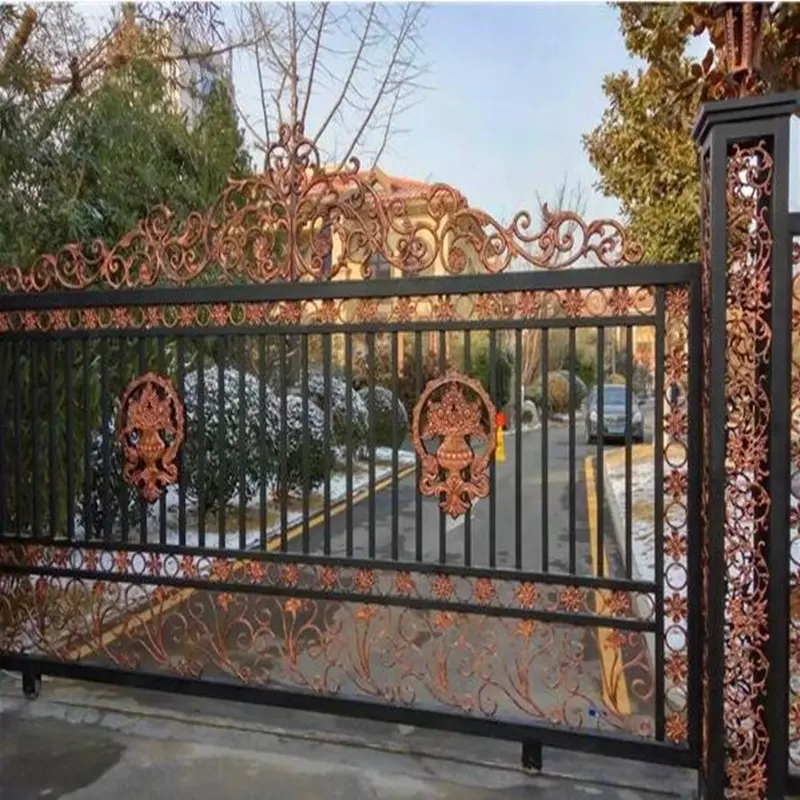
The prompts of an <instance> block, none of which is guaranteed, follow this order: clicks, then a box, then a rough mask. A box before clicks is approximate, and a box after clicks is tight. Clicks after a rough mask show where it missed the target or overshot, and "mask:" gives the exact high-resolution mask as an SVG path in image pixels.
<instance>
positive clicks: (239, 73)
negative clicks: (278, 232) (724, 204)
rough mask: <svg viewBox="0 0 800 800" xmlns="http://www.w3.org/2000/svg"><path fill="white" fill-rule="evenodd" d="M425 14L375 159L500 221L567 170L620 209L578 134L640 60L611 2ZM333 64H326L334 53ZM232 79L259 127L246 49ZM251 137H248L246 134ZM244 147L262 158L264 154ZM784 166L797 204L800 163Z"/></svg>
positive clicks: (322, 104)
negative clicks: (406, 106) (447, 187)
mask: <svg viewBox="0 0 800 800" xmlns="http://www.w3.org/2000/svg"><path fill="white" fill-rule="evenodd" d="M79 5H80V6H81V7H82V9H81V10H83V11H84V12H86V11H88V12H89V14H90V16H92V17H95V18H96V19H97V18H100V17H102V16H105V17H106V18H107V14H108V9H109V7H108V5H106V4H100V3H98V4H91V5H89V4H79ZM221 5H222V6H223V16H224V18H225V20H226V21H227V22H234V19H235V12H236V4H234V3H222V4H221ZM342 7H343V4H339V3H337V4H336V8H338V9H341V8H342ZM426 13H427V24H426V26H425V29H424V33H423V42H424V46H425V54H426V55H425V57H426V60H427V61H428V63H429V65H430V71H429V73H428V74H427V75H426V77H425V79H424V80H425V83H426V85H427V86H428V87H429V90H428V91H426V92H424V93H422V94H420V95H419V97H418V99H417V102H416V105H415V106H414V107H413V108H411V109H410V110H408V111H407V112H406V113H405V114H404V115H403V116H402V118H401V119H400V120H399V122H398V125H399V127H401V128H402V129H403V130H404V133H402V134H401V135H398V136H396V137H395V138H394V139H393V140H392V141H391V143H390V146H389V147H388V148H387V150H386V152H385V153H384V155H383V157H382V159H381V162H380V166H381V168H382V169H383V170H384V171H385V172H387V173H389V174H391V175H401V176H406V177H410V178H416V179H418V180H425V181H429V182H434V181H436V182H444V183H449V184H451V185H453V186H455V187H456V188H457V189H459V190H460V191H461V192H462V193H463V194H465V195H466V196H467V198H468V200H469V202H470V204H471V205H473V206H476V207H479V208H482V209H483V210H485V211H486V212H488V213H489V214H491V215H492V216H494V217H496V218H497V219H499V220H500V221H501V222H508V221H510V219H511V218H512V217H513V215H514V214H515V213H516V212H518V211H520V210H523V209H525V210H531V211H534V209H535V208H536V206H537V195H538V196H541V197H542V198H543V199H544V200H548V199H551V200H552V199H554V197H555V195H556V192H557V190H558V187H559V185H561V183H562V182H563V181H564V180H565V178H566V180H567V183H568V186H570V187H575V186H580V187H581V189H582V191H583V196H584V198H585V203H586V209H585V216H586V217H587V218H589V219H597V218H602V217H608V216H612V217H613V216H617V215H618V214H619V207H618V203H617V201H616V200H615V199H614V198H606V197H604V196H602V194H601V193H600V192H599V191H597V190H596V188H595V183H596V181H597V179H598V176H597V174H596V173H595V172H594V169H593V168H592V166H591V164H590V163H589V159H588V157H587V155H586V153H585V151H584V149H583V145H582V142H581V137H582V135H583V134H586V133H588V132H590V131H591V130H592V128H593V127H595V126H596V125H597V124H598V123H599V121H600V119H601V116H602V113H603V110H604V108H605V107H606V98H605V96H604V94H603V91H602V80H603V76H604V75H606V74H608V73H612V72H618V71H620V70H622V69H629V70H631V71H635V70H636V68H637V66H639V65H638V63H637V62H636V61H634V60H633V59H632V58H631V57H630V56H629V55H628V54H627V52H626V50H625V47H624V44H623V41H622V36H621V33H620V31H619V23H618V14H617V12H616V10H615V9H613V8H611V7H610V6H609V5H607V4H605V3H588V2H550V3H503V2H492V3H488V2H487V3H449V2H448V3H432V4H430V5H429V7H428V10H427V12H426ZM706 47H707V44H706V42H702V41H700V42H696V43H694V45H693V47H692V50H693V53H694V54H697V55H702V54H703V53H704V52H705V49H706ZM331 66H332V71H333V72H334V73H335V72H336V62H335V61H333V62H331ZM343 69H344V67H343V66H342V67H341V70H343ZM233 77H234V86H235V93H236V99H237V104H238V106H239V110H240V112H241V113H242V114H243V115H244V116H246V117H247V118H248V119H249V120H250V121H251V123H252V124H253V125H254V126H255V127H259V128H260V122H259V120H260V118H261V106H260V99H259V90H258V82H257V77H256V72H255V68H254V62H253V59H252V57H248V56H245V55H237V56H236V57H235V58H234V75H233ZM318 85H321V86H322V88H321V90H320V91H321V95H319V96H314V97H313V100H312V103H311V109H310V113H309V126H308V127H309V128H311V129H313V128H314V123H315V122H317V124H318V122H319V119H320V118H321V115H324V114H325V113H326V112H327V110H328V108H329V106H330V98H331V97H332V96H333V94H332V93H333V92H335V91H336V85H335V81H334V80H330V81H328V85H324V83H319V82H318ZM326 93H327V95H326ZM345 138H346V137H345ZM793 138H794V147H793V151H794V154H795V160H794V165H800V130H798V131H797V132H796V135H795V136H794V137H793ZM248 140H249V141H250V143H251V144H252V137H251V136H250V135H249V134H248ZM253 152H254V156H255V159H254V160H255V162H256V163H263V154H260V153H258V152H257V151H255V150H253ZM356 154H357V153H356ZM793 172H794V173H797V174H796V175H795V178H796V180H794V181H793V191H792V195H793V204H794V206H795V209H796V210H798V209H800V166H797V167H796V168H795V169H793Z"/></svg>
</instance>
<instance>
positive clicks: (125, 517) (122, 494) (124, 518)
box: [115, 338, 183, 542]
mask: <svg viewBox="0 0 800 800" xmlns="http://www.w3.org/2000/svg"><path fill="white" fill-rule="evenodd" d="M125 344H126V342H125V339H124V338H120V340H119V356H118V367H119V382H120V386H122V387H123V391H124V387H125V386H126V384H127V382H126V380H125V377H126V371H127V370H126V366H125V363H126V356H127V354H126V352H125V349H126V348H125ZM115 433H116V431H115ZM181 450H183V448H181ZM129 492H130V488H129V486H128V483H127V481H119V490H118V493H117V494H118V497H117V500H118V502H119V507H120V527H121V529H122V531H121V537H120V538H121V540H122V541H123V542H127V541H128V538H129V537H130V519H129V509H128V506H129V504H130V499H129V498H130V494H129Z"/></svg>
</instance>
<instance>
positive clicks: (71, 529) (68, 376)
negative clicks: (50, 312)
mask: <svg viewBox="0 0 800 800" xmlns="http://www.w3.org/2000/svg"><path fill="white" fill-rule="evenodd" d="M74 369H75V351H74V349H73V342H72V339H71V338H67V339H66V340H65V341H64V393H65V395H66V397H65V401H64V405H65V411H64V413H65V414H66V417H67V441H66V462H67V470H66V476H67V539H68V540H69V541H73V540H74V539H75V470H74V466H75V465H74V464H73V458H74V457H75V445H74V442H73V436H74V435H75V433H74V431H75V421H74V410H75V403H74V401H73V391H74V387H73V376H72V371H73V370H74Z"/></svg>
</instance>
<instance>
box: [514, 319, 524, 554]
mask: <svg viewBox="0 0 800 800" xmlns="http://www.w3.org/2000/svg"><path fill="white" fill-rule="evenodd" d="M514 374H515V375H516V393H517V396H516V402H515V403H514V408H515V410H516V426H517V430H516V436H515V438H514V565H515V566H516V568H517V569H522V389H523V387H522V329H521V328H518V329H517V330H516V331H515V332H514Z"/></svg>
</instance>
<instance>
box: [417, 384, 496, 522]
mask: <svg viewBox="0 0 800 800" xmlns="http://www.w3.org/2000/svg"><path fill="white" fill-rule="evenodd" d="M435 398H438V399H435ZM496 413H497V412H496V409H495V407H494V404H493V403H492V400H491V398H490V397H489V395H488V393H487V392H486V390H485V389H484V388H483V386H482V385H481V383H480V381H477V380H475V379H474V378H470V377H469V376H467V375H463V374H461V373H460V372H455V371H450V372H448V373H447V374H446V375H444V376H442V377H440V378H434V379H433V380H431V381H429V382H428V385H427V386H426V387H425V390H424V391H423V392H422V394H421V395H420V398H419V400H418V401H417V404H416V406H415V407H414V417H413V427H412V441H413V443H414V449H415V450H416V451H417V455H418V456H419V458H420V462H421V466H422V472H421V476H420V481H419V490H420V492H421V493H422V494H423V495H426V496H433V495H441V502H440V504H439V505H440V506H441V508H442V510H444V511H445V512H446V513H448V514H449V515H450V516H451V517H452V518H453V519H456V518H457V517H459V516H461V515H462V514H464V513H465V512H466V511H467V510H468V509H469V508H470V507H471V506H472V503H473V501H474V500H476V499H477V498H479V497H487V496H488V494H489V489H490V486H489V478H488V476H487V475H486V470H487V468H488V466H489V462H490V461H491V458H492V455H493V454H494V450H495V446H496V444H497V442H496V437H495V434H496V422H495V417H496ZM434 438H439V439H440V440H441V441H440V444H439V447H438V448H437V449H436V451H435V452H434V453H429V452H428V450H427V449H426V447H425V445H424V440H430V439H434ZM474 445H479V446H480V445H483V448H482V452H480V453H476V452H475V449H474Z"/></svg>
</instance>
